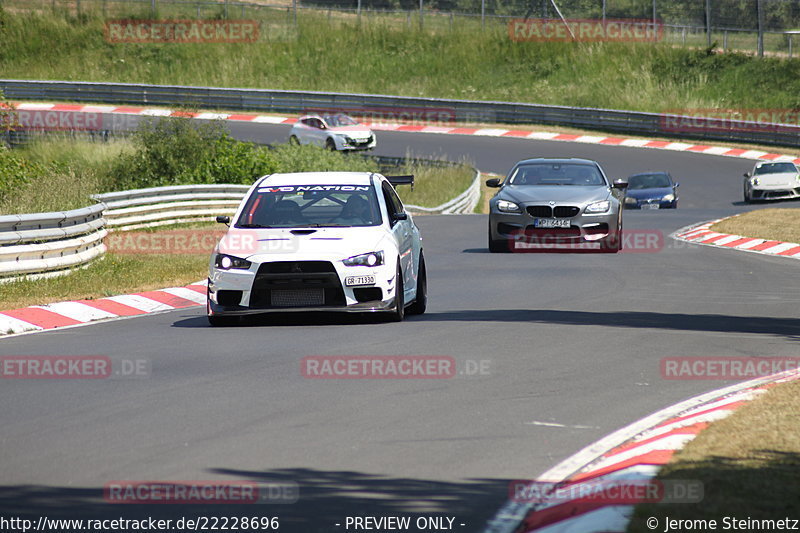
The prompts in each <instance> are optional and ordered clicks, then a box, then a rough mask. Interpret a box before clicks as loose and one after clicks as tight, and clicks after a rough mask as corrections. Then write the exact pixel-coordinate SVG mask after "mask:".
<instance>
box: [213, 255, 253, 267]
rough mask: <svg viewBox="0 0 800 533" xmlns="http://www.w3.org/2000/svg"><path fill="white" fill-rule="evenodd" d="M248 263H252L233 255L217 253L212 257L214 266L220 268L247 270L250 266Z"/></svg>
mask: <svg viewBox="0 0 800 533" xmlns="http://www.w3.org/2000/svg"><path fill="white" fill-rule="evenodd" d="M250 265H252V263H251V262H250V261H248V260H247V259H242V258H241V257H234V256H232V255H226V254H217V257H216V258H214V266H215V267H217V268H219V269H221V270H231V269H237V270H247V269H248V268H250Z"/></svg>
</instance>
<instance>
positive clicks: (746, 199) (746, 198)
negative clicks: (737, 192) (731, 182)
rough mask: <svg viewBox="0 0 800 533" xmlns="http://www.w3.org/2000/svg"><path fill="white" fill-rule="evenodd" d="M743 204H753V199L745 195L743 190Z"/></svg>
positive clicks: (745, 191) (745, 192)
mask: <svg viewBox="0 0 800 533" xmlns="http://www.w3.org/2000/svg"><path fill="white" fill-rule="evenodd" d="M743 196H744V203H746V204H749V203H752V202H753V199H752V198H751V197H750V196H749V195H748V194H747V189H745V190H744V193H743Z"/></svg>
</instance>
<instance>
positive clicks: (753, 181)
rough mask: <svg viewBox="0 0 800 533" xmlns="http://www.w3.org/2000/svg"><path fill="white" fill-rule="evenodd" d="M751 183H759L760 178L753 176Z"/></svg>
mask: <svg viewBox="0 0 800 533" xmlns="http://www.w3.org/2000/svg"><path fill="white" fill-rule="evenodd" d="M750 183H751V184H753V185H758V178H752V179H751V180H750Z"/></svg>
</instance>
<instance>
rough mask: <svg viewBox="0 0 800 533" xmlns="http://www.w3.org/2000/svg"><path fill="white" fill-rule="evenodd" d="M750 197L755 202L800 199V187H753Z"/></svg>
mask: <svg viewBox="0 0 800 533" xmlns="http://www.w3.org/2000/svg"><path fill="white" fill-rule="evenodd" d="M750 197H751V198H752V199H753V200H792V199H794V198H800V187H790V186H789V185H771V186H763V185H758V186H752V187H751V188H750Z"/></svg>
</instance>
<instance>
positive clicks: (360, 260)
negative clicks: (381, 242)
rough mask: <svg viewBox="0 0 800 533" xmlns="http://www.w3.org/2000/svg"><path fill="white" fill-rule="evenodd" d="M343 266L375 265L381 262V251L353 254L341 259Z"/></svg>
mask: <svg viewBox="0 0 800 533" xmlns="http://www.w3.org/2000/svg"><path fill="white" fill-rule="evenodd" d="M342 262H343V263H344V264H345V266H349V267H352V266H368V267H375V266H379V265H382V264H383V252H369V253H366V254H361V255H354V256H353V257H348V258H347V259H345V260H344V261H342Z"/></svg>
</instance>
